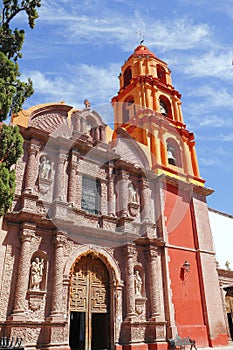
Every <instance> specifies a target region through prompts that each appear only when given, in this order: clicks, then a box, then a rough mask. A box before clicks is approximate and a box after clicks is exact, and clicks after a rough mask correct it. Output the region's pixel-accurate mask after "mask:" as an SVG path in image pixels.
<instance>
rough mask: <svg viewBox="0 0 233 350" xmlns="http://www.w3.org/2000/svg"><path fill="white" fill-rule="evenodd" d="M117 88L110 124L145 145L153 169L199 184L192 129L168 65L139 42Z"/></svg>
mask: <svg viewBox="0 0 233 350" xmlns="http://www.w3.org/2000/svg"><path fill="white" fill-rule="evenodd" d="M119 82H120V89H119V92H118V94H117V96H115V97H113V99H112V104H113V108H114V125H115V126H114V128H115V130H117V129H118V128H123V129H126V130H127V131H128V133H129V134H130V135H131V136H132V137H133V138H134V139H135V140H136V141H138V142H139V143H140V144H141V145H142V144H143V145H144V146H147V148H148V151H149V154H150V158H151V159H150V161H151V167H152V169H153V170H154V171H155V173H156V174H158V175H161V174H164V173H165V174H167V175H169V176H172V177H176V178H179V179H181V180H184V181H185V182H189V183H194V184H197V185H201V186H203V184H204V180H203V179H201V178H200V174H199V168H198V162H197V157H196V151H195V142H194V135H193V133H191V132H189V131H188V130H187V129H186V125H185V124H184V121H183V115H182V110H181V94H180V93H179V92H178V91H177V90H175V88H174V87H173V85H172V79H171V71H170V69H169V68H168V65H167V63H165V62H164V61H162V60H160V59H159V58H158V57H156V55H155V54H154V53H153V52H151V51H150V50H149V49H148V48H147V47H146V46H144V45H139V46H138V47H137V48H136V49H135V50H134V53H133V54H132V55H131V56H130V57H129V58H128V60H127V61H126V62H125V63H124V65H123V66H122V68H121V73H120V75H119Z"/></svg>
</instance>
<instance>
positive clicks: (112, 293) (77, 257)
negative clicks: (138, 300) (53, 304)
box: [64, 245, 123, 350]
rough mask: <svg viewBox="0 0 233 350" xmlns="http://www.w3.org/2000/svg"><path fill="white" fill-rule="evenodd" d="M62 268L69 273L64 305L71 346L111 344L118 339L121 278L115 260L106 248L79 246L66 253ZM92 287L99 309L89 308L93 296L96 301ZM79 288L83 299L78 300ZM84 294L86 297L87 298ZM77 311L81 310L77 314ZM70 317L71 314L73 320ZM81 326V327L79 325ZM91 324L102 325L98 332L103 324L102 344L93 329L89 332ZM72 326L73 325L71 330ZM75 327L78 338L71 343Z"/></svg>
mask: <svg viewBox="0 0 233 350" xmlns="http://www.w3.org/2000/svg"><path fill="white" fill-rule="evenodd" d="M64 272H65V274H66V275H70V292H69V303H68V308H69V319H70V320H69V329H70V347H71V349H72V350H75V349H77V347H76V345H78V349H80V350H87V349H88V350H90V349H95V350H97V349H105V348H106V349H113V348H115V346H116V345H117V344H118V343H119V338H120V328H121V322H122V287H123V282H122V280H121V272H120V269H119V266H118V263H117V262H116V260H115V259H114V257H113V256H112V254H110V253H109V252H108V250H107V249H105V248H102V247H99V246H94V245H83V246H80V247H78V248H77V249H76V250H75V251H74V252H73V253H72V254H71V255H70V257H69V259H68V260H67V262H66V265H65V270H64ZM74 275H75V278H77V279H78V280H79V282H81V283H78V285H79V286H81V290H80V291H79V287H77V289H76V290H75V288H73V287H74V286H73V283H74ZM93 279H94V280H95V282H96V283H97V285H95V286H94V284H95V283H94V284H92V281H91V280H93ZM82 283H83V285H82ZM91 285H92V286H91ZM95 287H96V289H95V292H96V293H97V294H98V298H99V301H100V304H99V305H98V307H99V309H98V307H97V308H96V309H94V310H95V311H96V312H94V310H93V307H94V304H93V300H95V301H97V300H98V298H93V293H92V292H93V288H95ZM82 288H84V289H85V288H86V300H84V299H82V300H81V298H80V296H81V295H82V294H85V292H84V291H83V290H84V289H83V290H82ZM74 293H76V294H77V295H76V301H75V300H74V299H75V298H73V295H74ZM87 298H89V299H88V300H87ZM79 299H80V300H79ZM105 299H107V302H104V300H105ZM81 302H86V303H87V304H86V305H85V310H84V308H83V309H81V306H80V308H79V305H81V304H80V303H81ZM75 303H76V304H75ZM101 304H102V305H101ZM101 307H102V310H101ZM75 308H76V311H75ZM98 311H101V312H98ZM78 313H79V314H78ZM81 313H83V314H82V315H81ZM86 317H89V319H88V320H87V318H86ZM71 318H73V320H72V319H71ZM88 322H89V323H88ZM84 326H85V328H83V327H84ZM93 326H94V327H95V329H96V330H97V329H99V328H100V327H102V328H101V332H99V333H101V334H103V327H105V329H106V331H105V333H106V338H107V343H106V344H103V343H101V342H100V341H99V339H98V335H97V333H95V332H94V333H93V331H92V328H93ZM72 327H74V329H73V330H72ZM75 327H76V332H75ZM77 328H79V338H80V340H81V341H82V342H79V343H77V341H76V345H75V343H73V339H72V334H75V337H76V336H77ZM72 332H73V333H72ZM74 332H75V333H74ZM71 333H72V334H71ZM107 333H108V334H107ZM76 340H77V338H76ZM93 346H94V347H93ZM103 346H104V347H103Z"/></svg>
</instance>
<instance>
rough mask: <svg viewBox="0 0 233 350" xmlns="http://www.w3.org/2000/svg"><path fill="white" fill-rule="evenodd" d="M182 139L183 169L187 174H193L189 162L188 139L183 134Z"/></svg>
mask: <svg viewBox="0 0 233 350" xmlns="http://www.w3.org/2000/svg"><path fill="white" fill-rule="evenodd" d="M182 140H183V147H184V160H185V171H186V173H188V174H189V175H193V166H192V162H191V153H190V149H189V146H188V139H187V138H186V137H184V136H183V137H182Z"/></svg>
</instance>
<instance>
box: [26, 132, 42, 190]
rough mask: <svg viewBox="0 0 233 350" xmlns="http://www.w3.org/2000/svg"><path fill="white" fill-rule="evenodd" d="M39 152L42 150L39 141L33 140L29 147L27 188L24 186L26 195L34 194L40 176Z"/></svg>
mask: <svg viewBox="0 0 233 350" xmlns="http://www.w3.org/2000/svg"><path fill="white" fill-rule="evenodd" d="M39 150H40V143H39V141H37V140H33V139H32V140H31V142H30V143H29V145H28V161H27V167H26V174H25V186H24V192H25V193H32V192H33V189H34V186H35V182H36V177H37V174H38V159H37V154H38V152H39Z"/></svg>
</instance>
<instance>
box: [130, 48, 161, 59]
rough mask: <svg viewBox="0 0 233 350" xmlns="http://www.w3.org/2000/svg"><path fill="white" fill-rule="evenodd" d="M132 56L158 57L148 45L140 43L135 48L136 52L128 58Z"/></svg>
mask: <svg viewBox="0 0 233 350" xmlns="http://www.w3.org/2000/svg"><path fill="white" fill-rule="evenodd" d="M132 56H134V57H138V56H150V57H154V58H156V56H155V54H154V53H153V52H151V51H150V50H149V49H148V48H147V47H146V46H144V45H139V46H138V47H136V49H135V50H134V53H133V54H132V55H131V56H130V57H129V58H128V59H130V58H131V57H132Z"/></svg>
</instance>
